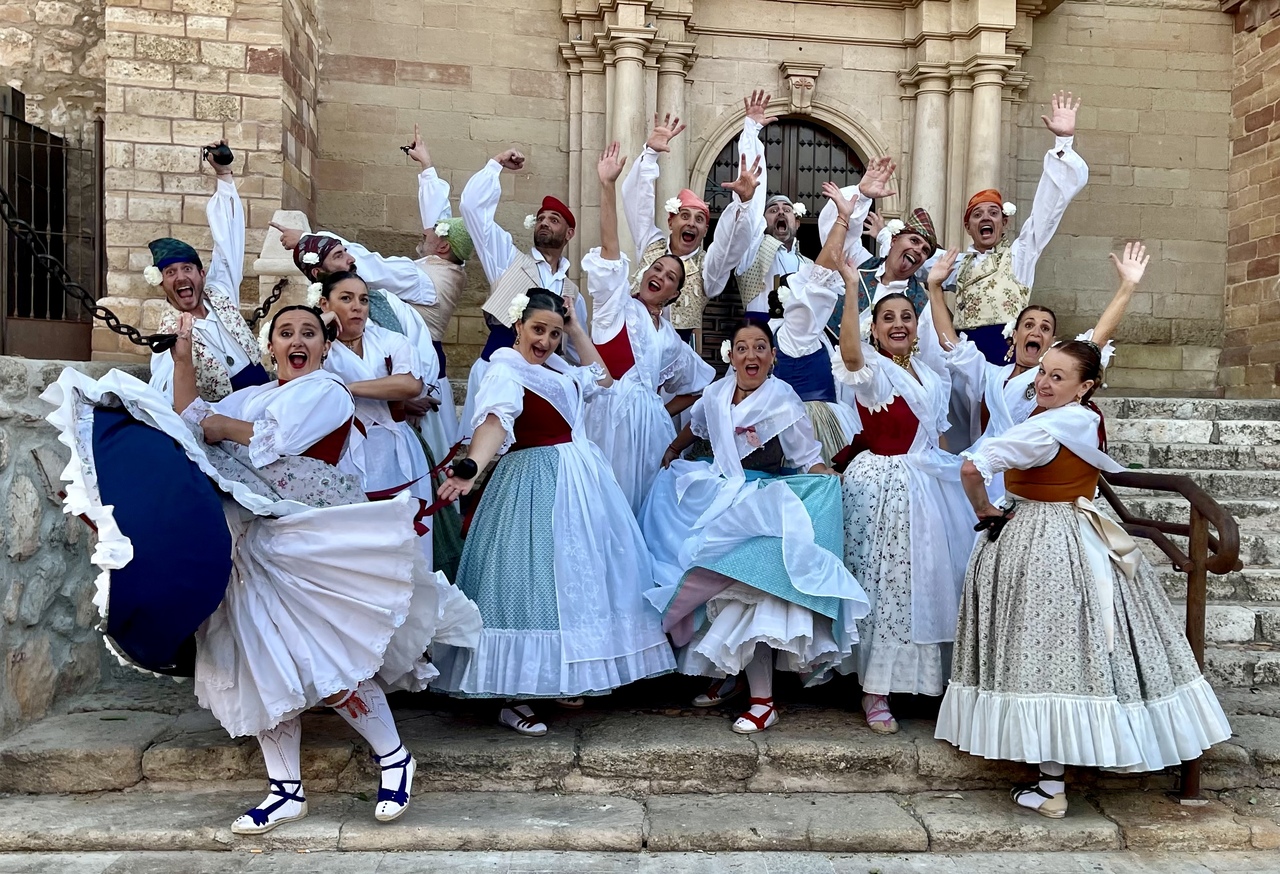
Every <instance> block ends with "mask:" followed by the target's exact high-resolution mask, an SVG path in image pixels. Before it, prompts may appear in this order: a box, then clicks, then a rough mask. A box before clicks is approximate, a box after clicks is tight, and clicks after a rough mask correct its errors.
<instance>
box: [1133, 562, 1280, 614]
mask: <svg viewBox="0 0 1280 874" xmlns="http://www.w3.org/2000/svg"><path fill="white" fill-rule="evenodd" d="M1156 571H1157V573H1159V574H1160V580H1161V582H1162V583H1163V584H1164V590H1165V593H1166V594H1167V595H1168V596H1169V598H1170V599H1171V600H1182V599H1185V598H1186V596H1187V575H1186V574H1184V573H1182V572H1181V571H1176V570H1174V569H1173V567H1172V566H1170V565H1169V563H1168V562H1167V561H1166V562H1164V563H1163V564H1162V565H1158V566H1157V567H1156ZM1207 583H1208V585H1207V587H1206V588H1207V589H1208V594H1209V603H1216V602H1223V601H1227V602H1230V601H1258V602H1265V603H1268V604H1270V605H1273V606H1274V605H1276V604H1277V603H1280V568H1268V567H1257V568H1245V569H1244V570H1243V571H1236V572H1234V573H1229V574H1223V575H1221V576H1218V575H1216V574H1209V578H1208V580H1207Z"/></svg>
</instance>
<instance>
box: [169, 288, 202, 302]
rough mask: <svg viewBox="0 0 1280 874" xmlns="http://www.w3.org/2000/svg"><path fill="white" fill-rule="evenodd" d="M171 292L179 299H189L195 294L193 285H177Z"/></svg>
mask: <svg viewBox="0 0 1280 874" xmlns="http://www.w3.org/2000/svg"><path fill="white" fill-rule="evenodd" d="M173 293H174V294H175V295H177V296H178V299H179V300H181V301H184V302H185V301H190V300H191V299H193V298H194V297H195V296H196V290H195V287H194V286H192V285H179V286H177V287H175V288H174V289H173Z"/></svg>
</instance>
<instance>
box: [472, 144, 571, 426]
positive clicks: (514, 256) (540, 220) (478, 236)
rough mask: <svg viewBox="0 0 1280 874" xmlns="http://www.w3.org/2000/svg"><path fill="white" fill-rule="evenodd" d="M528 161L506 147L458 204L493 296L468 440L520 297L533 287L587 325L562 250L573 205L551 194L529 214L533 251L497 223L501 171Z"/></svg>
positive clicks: (508, 340) (475, 369)
mask: <svg viewBox="0 0 1280 874" xmlns="http://www.w3.org/2000/svg"><path fill="white" fill-rule="evenodd" d="M525 160H526V158H525V156H524V154H523V153H521V152H520V151H519V150H517V149H507V150H506V151H505V152H501V153H500V154H498V155H495V156H494V157H493V158H492V159H491V160H490V161H489V163H487V164H486V165H485V166H484V167H483V168H482V169H481V170H480V172H478V173H476V174H475V175H474V176H472V177H471V179H470V180H469V181H468V182H467V184H466V186H465V187H464V188H463V189H462V198H461V200H460V201H459V204H458V206H459V211H460V212H461V213H462V218H463V221H465V222H466V225H467V230H468V231H469V232H470V233H471V241H472V243H473V244H474V245H475V251H476V255H477V257H479V259H480V265H481V266H482V267H483V268H484V275H485V278H486V279H488V280H489V296H488V297H487V298H486V299H485V302H484V306H483V307H482V309H483V310H484V321H485V324H486V325H488V327H489V339H488V341H487V342H486V343H485V346H484V351H482V352H481V353H480V357H479V358H478V359H477V360H476V362H475V364H473V365H472V366H471V376H470V378H469V379H468V381H467V404H466V406H465V407H464V408H463V410H462V418H461V421H460V422H459V428H460V431H461V434H462V437H463V439H464V440H465V439H468V438H470V436H471V434H472V433H473V432H474V431H475V428H476V425H477V424H478V423H475V422H472V421H471V419H472V415H473V412H474V411H473V409H472V407H473V399H474V398H475V397H476V395H477V392H478V390H479V388H480V380H481V378H482V377H483V376H484V373H485V370H486V369H488V366H489V357H490V356H491V355H493V353H494V352H496V351H498V350H499V349H505V348H509V347H510V346H512V345H513V344H514V343H515V339H516V332H515V327H514V326H515V322H516V319H515V317H514V316H512V315H511V313H510V310H511V304H512V302H513V301H514V300H515V299H516V298H518V297H520V296H522V295H524V294H525V293H526V292H528V291H529V290H530V289H532V288H545V289H546V290H547V291H549V292H551V293H552V294H554V295H555V296H556V297H558V298H560V299H561V300H562V301H564V304H565V307H566V308H567V309H569V310H570V311H571V312H572V315H573V318H576V319H578V320H579V321H580V323H581V324H582V325H583V327H586V325H587V324H588V322H587V305H586V303H585V302H584V301H583V300H582V295H581V294H579V293H578V286H577V285H576V284H574V281H573V280H572V279H570V278H569V277H568V275H567V274H568V272H569V267H570V264H569V259H568V258H566V257H565V256H564V250H565V247H567V246H568V245H569V241H570V240H572V239H573V235H574V234H575V233H576V232H577V228H578V220H577V218H575V217H574V215H573V212H572V211H571V210H570V209H569V207H567V206H566V205H565V204H564V202H563V201H561V200H559V199H558V198H555V197H552V196H551V195H547V196H546V197H544V198H543V199H542V205H541V206H539V207H538V211H537V213H535V214H533V215H528V216H525V220H524V226H525V229H526V230H531V231H533V248H531V249H527V250H522V249H518V248H516V244H515V242H514V241H513V240H512V238H511V234H510V233H508V232H507V231H506V230H505V229H504V228H503V227H502V226H501V225H499V224H498V222H497V220H496V219H495V214H496V213H497V211H498V201H499V200H500V199H501V197H502V179H501V174H502V171H503V170H511V171H513V172H518V171H520V170H523V169H524V166H525ZM565 344H566V345H565V354H566V357H568V358H569V359H571V360H572V361H574V362H576V361H577V360H578V357H577V355H576V354H575V353H574V350H573V345H572V343H569V342H568V340H567V339H566V341H565Z"/></svg>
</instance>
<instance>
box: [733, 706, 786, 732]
mask: <svg viewBox="0 0 1280 874" xmlns="http://www.w3.org/2000/svg"><path fill="white" fill-rule="evenodd" d="M749 700H750V702H751V706H750V707H748V708H747V712H746V713H744V714H742V715H741V716H739V717H738V718H737V719H735V720H734V721H733V730H734V732H735V733H736V734H755V733H756V732H757V731H764V730H765V729H766V728H769V727H771V726H774V725H777V724H778V708H776V707H774V706H773V699H772V698H751V699H749ZM755 707H763V708H764V713H761V714H760V715H759V716H757V715H756V714H754V713H752V712H751V710H752V709H753V708H755Z"/></svg>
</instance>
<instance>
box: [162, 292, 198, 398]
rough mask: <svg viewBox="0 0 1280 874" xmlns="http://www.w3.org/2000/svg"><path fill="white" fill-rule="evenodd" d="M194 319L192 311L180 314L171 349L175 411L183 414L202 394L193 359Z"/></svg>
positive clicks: (170, 358)
mask: <svg viewBox="0 0 1280 874" xmlns="http://www.w3.org/2000/svg"><path fill="white" fill-rule="evenodd" d="M193 321H194V319H192V317H191V313H183V314H182V315H180V316H178V340H177V342H175V343H174V344H173V348H172V349H170V350H169V360H170V362H171V367H172V372H171V373H172V375H171V377H170V378H171V380H172V383H173V386H172V387H173V411H174V412H175V413H177V414H178V415H182V411H183V410H185V409H186V408H187V407H189V406H191V402H192V401H194V400H195V399H196V398H198V397H199V396H200V390H199V389H198V388H197V387H196V365H195V362H194V361H192V360H191V326H192V323H193Z"/></svg>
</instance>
